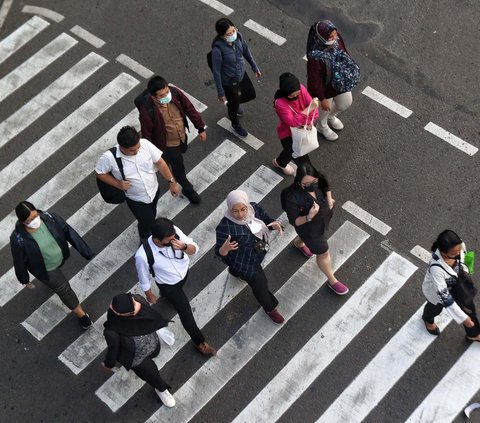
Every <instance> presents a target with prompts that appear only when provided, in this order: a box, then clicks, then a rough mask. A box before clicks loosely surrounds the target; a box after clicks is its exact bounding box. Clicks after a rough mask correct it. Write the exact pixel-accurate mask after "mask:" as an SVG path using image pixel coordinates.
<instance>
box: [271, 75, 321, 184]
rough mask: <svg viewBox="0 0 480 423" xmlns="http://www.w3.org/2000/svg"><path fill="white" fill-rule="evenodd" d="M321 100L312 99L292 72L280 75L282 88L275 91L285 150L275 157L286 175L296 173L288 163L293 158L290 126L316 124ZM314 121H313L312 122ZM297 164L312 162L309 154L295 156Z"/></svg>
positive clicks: (276, 162)
mask: <svg viewBox="0 0 480 423" xmlns="http://www.w3.org/2000/svg"><path fill="white" fill-rule="evenodd" d="M318 106H319V101H318V99H317V98H314V99H313V100H312V97H311V96H310V94H309V93H308V91H307V89H306V88H305V87H304V86H303V85H302V84H300V81H299V80H298V78H297V77H296V76H295V75H293V74H292V73H290V72H286V73H282V74H281V75H280V89H279V90H278V91H277V92H276V93H275V101H274V107H275V111H276V112H277V115H278V117H279V118H280V122H279V123H278V126H277V133H278V137H279V138H280V142H281V143H282V147H283V150H282V152H281V153H280V154H279V156H278V157H277V158H276V159H273V161H272V164H273V166H274V167H276V168H279V169H281V170H282V171H283V173H284V174H285V175H293V174H294V173H295V171H294V169H293V167H292V166H290V165H289V164H288V163H289V162H290V160H292V153H293V150H292V131H291V130H290V127H292V126H293V127H297V126H304V125H306V124H307V122H308V124H309V125H312V124H313V125H314V124H315V122H316V120H317V118H318ZM312 121H313V123H312ZM293 161H294V162H295V163H296V165H297V166H298V165H300V164H302V163H305V162H307V163H310V164H311V162H310V158H309V157H308V154H306V155H305V156H301V157H297V158H294V159H293Z"/></svg>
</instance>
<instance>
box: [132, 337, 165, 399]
mask: <svg viewBox="0 0 480 423" xmlns="http://www.w3.org/2000/svg"><path fill="white" fill-rule="evenodd" d="M159 352H160V343H159V344H158V346H157V348H156V349H155V351H154V352H153V353H152V355H150V357H147V358H146V359H145V360H143V361H142V362H141V363H140V364H139V365H138V366H135V367H132V370H133V371H134V372H135V374H136V375H137V376H138V377H139V378H140V379H142V380H144V381H145V382H147V383H148V384H149V385H151V386H153V387H154V388H157V389H158V390H159V391H160V392H163V391H165V389H168V388H170V385H169V384H168V383H165V381H164V380H163V379H162V378H161V377H160V373H159V372H158V367H157V365H156V364H155V362H154V361H153V360H152V359H153V358H155V357H156V356H157V355H158V353H159Z"/></svg>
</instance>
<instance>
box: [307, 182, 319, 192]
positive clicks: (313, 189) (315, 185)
mask: <svg viewBox="0 0 480 423" xmlns="http://www.w3.org/2000/svg"><path fill="white" fill-rule="evenodd" d="M317 187H318V184H316V183H315V182H314V183H312V184H310V185H309V186H308V187H305V191H308V192H314V191H315V190H316V189H317Z"/></svg>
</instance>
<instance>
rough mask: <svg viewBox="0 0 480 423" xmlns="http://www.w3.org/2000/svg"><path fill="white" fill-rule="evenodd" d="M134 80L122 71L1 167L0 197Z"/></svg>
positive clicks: (131, 85) (78, 130) (96, 116)
mask: <svg viewBox="0 0 480 423" xmlns="http://www.w3.org/2000/svg"><path fill="white" fill-rule="evenodd" d="M137 84H138V80H136V79H135V78H133V77H132V76H130V75H128V74H126V73H121V74H120V75H118V76H117V77H116V78H115V79H114V80H112V81H110V82H109V83H108V84H107V85H106V86H105V87H103V88H102V89H101V90H100V91H98V92H97V93H95V95H93V96H92V97H91V98H89V99H88V100H87V101H86V102H85V103H83V104H82V105H81V106H80V107H79V108H78V109H77V110H75V111H74V112H72V113H71V114H70V115H69V116H68V117H66V118H65V119H64V120H63V121H62V122H60V123H59V124H58V125H57V126H55V128H53V129H52V130H50V131H49V132H48V133H46V134H45V135H44V136H43V137H42V138H40V139H39V140H38V141H37V142H36V143H35V144H33V145H32V146H31V147H30V148H28V149H27V150H26V151H25V152H24V153H22V154H21V155H20V156H18V157H17V158H16V159H15V160H13V161H12V162H11V163H10V164H8V165H7V166H6V167H5V168H3V169H2V171H1V172H0V197H1V196H3V195H4V194H5V193H6V192H7V191H9V190H10V189H11V188H12V187H13V186H15V185H16V184H17V183H18V182H20V180H21V179H22V178H24V177H25V176H27V175H29V174H30V173H31V172H32V171H33V170H35V169H36V168H37V167H38V166H39V165H40V164H41V163H42V162H43V161H44V160H46V159H47V158H48V157H50V156H51V155H52V154H53V153H55V152H56V151H58V150H59V149H60V148H61V147H63V146H64V145H65V144H67V142H68V141H70V140H71V139H72V138H73V137H74V136H75V135H77V134H78V133H79V132H80V131H82V130H83V129H85V128H86V127H87V126H88V125H90V124H91V123H92V122H93V121H94V120H95V119H96V118H98V117H99V116H100V115H101V114H102V113H104V112H105V111H106V110H107V109H108V108H110V107H111V106H112V105H113V104H115V103H116V102H117V101H118V100H120V99H121V98H122V97H123V96H124V95H125V94H127V93H128V92H129V91H130V90H131V89H132V88H133V87H135V86H136V85H137Z"/></svg>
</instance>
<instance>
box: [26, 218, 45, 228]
mask: <svg viewBox="0 0 480 423" xmlns="http://www.w3.org/2000/svg"><path fill="white" fill-rule="evenodd" d="M41 224H42V221H41V220H40V216H37V217H36V218H35V219H33V220H32V221H31V222H30V223H24V225H25V226H26V227H27V228H30V229H38V228H39V227H40V225H41Z"/></svg>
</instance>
